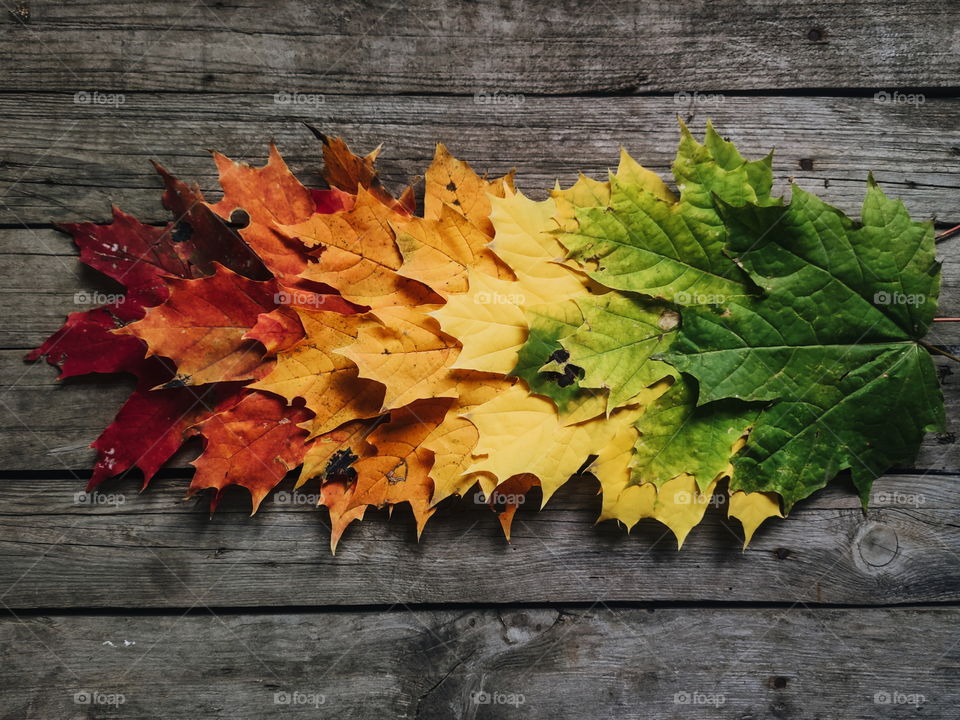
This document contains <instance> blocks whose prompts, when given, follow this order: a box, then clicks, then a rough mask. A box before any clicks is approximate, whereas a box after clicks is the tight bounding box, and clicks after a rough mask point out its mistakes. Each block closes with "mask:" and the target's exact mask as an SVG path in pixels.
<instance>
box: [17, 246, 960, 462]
mask: <svg viewBox="0 0 960 720" xmlns="http://www.w3.org/2000/svg"><path fill="white" fill-rule="evenodd" d="M0 248H3V250H0V272H2V273H3V276H4V277H5V278H6V281H5V284H4V287H3V288H2V289H0V298H2V299H3V300H4V302H5V304H6V307H11V308H17V312H16V313H9V314H7V315H6V316H4V318H3V320H2V321H0V348H10V349H6V350H3V349H0V372H2V375H3V377H5V378H7V379H8V380H7V381H6V382H5V383H4V386H3V387H0V462H2V464H3V467H4V468H5V469H7V470H81V471H85V470H87V469H89V467H90V466H91V465H92V463H93V453H92V451H91V450H90V449H89V448H88V445H89V444H90V442H91V441H92V440H93V439H94V438H95V437H96V436H97V435H98V434H99V433H100V431H101V430H102V429H103V428H105V427H106V426H107V425H108V424H109V422H110V420H111V419H112V418H113V415H114V414H115V413H116V411H117V409H118V408H119V407H120V405H121V404H122V403H123V400H124V399H125V397H126V396H127V394H128V393H129V391H130V389H131V387H132V383H131V382H129V381H125V380H124V379H123V378H97V377H89V378H75V379H71V380H69V381H67V382H58V381H57V380H56V373H55V371H54V370H53V369H52V368H50V367H48V366H47V365H46V364H45V363H38V364H35V365H27V364H24V362H23V359H22V358H23V355H24V354H25V351H26V350H27V349H30V348H33V347H35V346H37V345H39V344H40V343H41V342H42V341H43V340H44V339H45V338H46V337H47V336H48V335H49V334H50V333H52V332H53V331H55V330H56V329H57V328H58V327H59V326H60V325H61V324H62V322H63V320H64V318H65V317H66V315H67V314H68V313H70V312H74V311H77V310H81V309H85V308H87V307H89V306H88V305H84V304H80V305H78V304H77V303H76V302H75V301H76V299H77V298H76V294H77V293H84V292H85V291H87V292H88V291H91V290H94V291H100V292H103V293H110V292H114V291H115V288H114V287H112V286H111V285H109V284H108V283H106V282H104V281H102V280H101V279H99V278H98V276H97V273H94V272H92V271H88V270H83V269H82V267H81V266H80V264H79V262H78V261H77V260H76V258H75V251H74V249H73V247H72V243H71V241H70V238H69V237H68V236H67V235H64V234H62V233H59V232H55V231H52V230H0ZM958 251H960V237H954V238H951V239H949V240H947V241H945V242H944V243H941V245H940V246H939V254H940V256H941V257H942V258H943V259H944V265H943V288H942V297H941V303H940V314H941V315H943V316H952V317H960V252H958ZM84 297H86V296H84ZM82 299H84V298H81V300H82ZM928 340H929V341H930V342H932V343H934V344H937V345H944V346H948V347H954V348H955V349H957V350H960V324H956V323H941V324H937V325H935V326H934V328H933V329H932V331H931V333H930V335H929V336H928ZM937 363H938V366H939V367H940V368H941V372H942V373H943V375H942V377H943V389H944V396H945V400H946V403H947V418H948V423H949V426H950V431H949V432H947V433H944V434H940V435H928V436H927V437H926V439H925V440H924V443H923V446H922V449H921V452H920V455H919V457H918V458H917V461H916V463H915V465H916V467H918V468H923V469H928V470H938V471H939V470H946V471H956V470H957V469H958V468H960V444H958V443H957V442H956V436H957V434H958V429H960V424H958V418H960V381H958V377H960V371H958V370H957V369H956V367H955V366H954V365H953V363H951V362H949V361H947V360H945V359H938V360H937ZM187 459H188V454H182V455H180V456H179V457H178V458H177V459H176V460H175V461H174V462H173V463H171V465H172V466H180V467H182V466H184V464H185V462H186V460H187Z"/></svg>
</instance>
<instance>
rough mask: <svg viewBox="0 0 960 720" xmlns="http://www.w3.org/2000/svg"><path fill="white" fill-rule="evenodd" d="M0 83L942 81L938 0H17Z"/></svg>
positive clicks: (950, 62) (397, 89) (945, 26)
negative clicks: (460, 0)
mask: <svg viewBox="0 0 960 720" xmlns="http://www.w3.org/2000/svg"><path fill="white" fill-rule="evenodd" d="M18 7H19V8H21V10H20V12H19V13H15V12H14V11H13V9H12V7H11V15H8V17H7V18H6V22H5V23H4V24H3V26H2V31H0V63H2V65H3V67H4V68H5V71H4V73H3V75H2V76H0V89H4V90H9V89H14V90H19V89H22V88H25V87H30V88H36V89H38V90H63V91H69V92H71V93H72V92H74V91H77V90H84V89H86V90H95V89H100V90H177V91H184V90H188V91H189V90H192V91H198V90H203V91H209V90H223V91H241V92H250V91H253V92H264V91H266V92H276V91H278V90H298V91H301V92H325V93H344V92H369V93H437V92H443V93H450V92H453V93H461V94H463V93H466V94H472V93H474V92H477V91H485V92H494V91H496V90H500V91H506V92H523V93H529V94H544V93H548V94H573V93H585V92H590V93H605V92H606V93H609V92H626V93H632V92H650V91H669V92H674V91H677V90H690V91H692V90H724V89H725V90H732V89H751V90H752V89H758V88H766V89H772V88H781V89H782V88H839V87H844V88H846V87H867V88H874V89H876V88H877V86H880V87H883V86H888V87H907V86H920V85H923V86H947V85H955V84H956V78H957V73H958V70H960V59H958V57H957V55H956V53H954V52H952V43H953V42H954V41H955V39H956V38H955V35H954V29H955V27H956V24H957V19H958V14H957V9H956V7H955V6H953V5H952V4H950V3H943V2H939V1H938V0H902V1H900V2H889V1H888V2H883V3H876V2H870V1H869V0H850V1H848V2H836V1H835V0H811V1H809V2H804V3H792V4H783V3H780V4H776V3H769V2H756V1H754V2H748V3H744V2H740V1H739V0H715V1H714V2H710V3H703V2H694V1H693V0H684V1H679V0H671V1H669V2H668V1H667V0H657V1H655V2H645V3H635V2H630V0H604V2H603V3H602V4H594V3H575V2H570V1H567V2H562V3H556V2H553V3H548V2H542V1H541V2H516V1H512V2H499V3H471V4H468V5H462V4H449V3H444V2H440V1H439V0H415V1H413V2H404V3H397V2H391V0H373V1H370V2H362V3H361V2H350V3H335V4H334V3H316V2H314V3H306V4H305V3H302V2H297V1H296V0H279V1H278V0H250V1H249V2H244V3H225V2H209V3H207V2H203V3H199V4H198V3H191V2H189V0H179V1H176V2H172V1H170V2H154V3H150V4H149V6H145V5H144V4H143V3H140V2H136V0H126V1H115V2H102V3H101V2H98V3H58V2H55V1H54V0H31V1H30V2H29V3H26V2H22V3H19V4H18Z"/></svg>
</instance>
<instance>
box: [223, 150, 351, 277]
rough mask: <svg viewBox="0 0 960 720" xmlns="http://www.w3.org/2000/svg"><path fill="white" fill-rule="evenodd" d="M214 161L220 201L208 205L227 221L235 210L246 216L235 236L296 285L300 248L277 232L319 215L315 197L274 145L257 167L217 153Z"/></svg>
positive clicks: (302, 258) (303, 259) (301, 257)
mask: <svg viewBox="0 0 960 720" xmlns="http://www.w3.org/2000/svg"><path fill="white" fill-rule="evenodd" d="M213 159H214V162H215V163H216V165H217V170H218V171H219V173H220V186H221V187H222V188H223V199H222V200H220V202H218V203H216V204H215V205H209V206H208V207H209V208H210V210H211V211H213V212H214V213H215V214H216V215H218V216H220V217H221V218H224V219H226V220H230V219H231V218H232V217H233V214H234V212H235V211H237V210H242V211H243V212H245V213H246V215H247V217H248V218H249V222H248V224H247V226H246V227H244V228H242V229H241V230H240V235H241V236H242V237H243V239H244V241H245V243H246V244H247V246H249V247H250V248H251V249H252V250H253V251H254V252H255V253H256V254H257V256H259V257H260V259H261V260H262V261H263V263H264V265H266V267H267V268H269V270H270V272H271V273H273V274H274V275H275V276H276V277H278V278H282V279H285V280H287V282H289V283H295V282H296V280H297V276H299V274H300V273H301V272H303V270H304V269H305V268H306V267H307V257H306V255H305V254H304V252H303V248H302V246H300V244H299V243H297V242H296V241H294V240H291V239H289V238H288V237H286V236H285V235H283V234H282V233H280V232H278V228H279V227H280V226H285V225H291V224H296V223H301V222H305V221H306V220H307V219H309V218H310V217H311V216H312V215H313V214H314V213H316V212H320V211H321V210H320V209H319V208H318V204H317V197H315V196H314V194H313V193H312V192H311V191H310V190H309V189H307V188H306V187H304V186H303V184H302V183H301V182H300V181H299V180H297V178H296V177H294V175H293V173H291V172H290V169H289V168H288V167H287V164H286V163H285V162H284V160H283V158H282V157H281V156H280V152H279V150H277V147H276V145H274V144H273V143H271V144H270V154H269V158H268V160H267V164H266V165H265V166H263V167H262V168H257V167H253V166H251V165H248V164H246V163H239V162H234V161H233V160H230V159H229V158H228V157H226V156H224V155H221V154H220V153H216V152H215V153H214V154H213ZM341 205H342V203H341ZM329 209H330V208H329V207H325V208H323V210H329ZM221 259H222V258H221ZM221 264H223V263H221Z"/></svg>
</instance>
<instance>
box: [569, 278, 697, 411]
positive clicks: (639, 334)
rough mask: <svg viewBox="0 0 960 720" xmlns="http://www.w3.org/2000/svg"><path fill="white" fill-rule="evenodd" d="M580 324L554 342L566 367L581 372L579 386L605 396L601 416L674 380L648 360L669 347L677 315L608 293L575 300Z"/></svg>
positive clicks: (662, 365)
mask: <svg viewBox="0 0 960 720" xmlns="http://www.w3.org/2000/svg"><path fill="white" fill-rule="evenodd" d="M576 302H577V306H578V307H579V308H580V312H581V314H582V316H583V324H582V325H581V326H580V327H579V328H577V329H576V331H575V332H572V333H569V334H567V335H566V336H565V337H563V338H561V339H560V341H559V342H560V345H562V346H563V348H564V349H565V350H567V352H568V353H569V354H570V360H569V361H570V362H571V363H573V364H574V365H575V366H577V367H580V368H582V369H583V372H584V376H583V378H582V379H581V380H580V385H581V386H582V387H589V388H602V389H606V390H608V391H609V394H608V396H607V413H608V414H609V413H610V412H611V411H612V410H613V409H615V408H617V407H619V406H621V405H623V404H625V403H626V402H627V401H629V400H630V399H631V398H633V397H635V396H636V395H637V394H638V393H639V392H640V391H641V390H643V389H644V388H645V387H648V386H650V385H652V384H653V383H655V382H657V381H658V380H661V379H663V378H665V377H668V376H671V375H674V374H675V373H674V370H673V368H672V367H670V366H669V365H667V364H666V363H664V362H660V361H657V360H651V359H650V356H651V355H653V354H654V353H662V352H664V351H666V349H667V348H668V347H669V345H670V341H671V340H672V339H673V334H674V332H673V331H674V330H675V328H676V326H677V324H678V322H679V315H677V313H676V312H674V311H672V310H668V309H667V308H664V307H662V306H657V305H654V304H653V303H650V302H646V301H643V300H640V299H638V298H632V297H627V296H624V295H622V294H620V293H616V292H610V293H605V294H603V295H590V296H587V297H585V298H583V299H579V298H578V299H577V301H576Z"/></svg>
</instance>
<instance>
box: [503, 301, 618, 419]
mask: <svg viewBox="0 0 960 720" xmlns="http://www.w3.org/2000/svg"><path fill="white" fill-rule="evenodd" d="M524 316H525V318H526V325H527V339H526V341H525V342H524V344H523V345H522V346H521V347H520V350H519V352H518V353H517V364H516V366H515V367H514V368H513V370H512V371H511V373H510V374H511V375H513V376H516V377H519V378H521V379H523V380H524V381H525V382H526V383H527V387H528V388H530V392H532V393H534V394H536V395H542V396H544V397H548V398H550V399H551V400H552V401H553V403H554V405H556V408H557V412H558V413H559V414H560V417H561V421H562V422H563V424H564V425H570V424H573V423H577V422H581V421H583V420H589V419H590V418H593V417H596V416H597V415H599V414H601V413H602V412H603V411H604V408H605V407H606V406H607V401H606V395H605V390H604V391H601V390H600V389H596V390H594V389H589V388H588V387H587V386H586V385H585V384H584V383H583V382H582V380H583V376H584V373H583V368H582V367H580V366H578V365H576V364H575V363H574V362H573V360H572V359H571V358H570V353H569V351H567V350H566V349H565V348H564V347H563V345H561V342H562V340H563V339H564V338H567V337H568V336H570V335H571V334H573V333H575V332H576V331H577V330H578V329H579V328H580V327H581V325H582V323H583V314H582V313H581V312H580V308H579V306H578V305H577V303H576V302H574V301H573V300H567V301H564V302H559V303H548V304H544V305H532V306H530V307H528V308H526V310H525V312H524Z"/></svg>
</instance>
